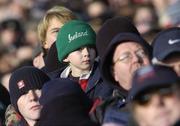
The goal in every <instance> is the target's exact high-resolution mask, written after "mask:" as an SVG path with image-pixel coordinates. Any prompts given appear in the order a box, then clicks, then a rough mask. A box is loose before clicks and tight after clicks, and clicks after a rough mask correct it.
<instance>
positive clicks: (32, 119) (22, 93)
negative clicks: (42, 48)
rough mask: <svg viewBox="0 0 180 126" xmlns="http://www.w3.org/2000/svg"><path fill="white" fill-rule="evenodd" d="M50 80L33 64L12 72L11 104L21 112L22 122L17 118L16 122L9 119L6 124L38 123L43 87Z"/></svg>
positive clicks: (26, 125) (24, 125) (24, 124)
mask: <svg viewBox="0 0 180 126" xmlns="http://www.w3.org/2000/svg"><path fill="white" fill-rule="evenodd" d="M49 80H50V79H49V77H48V76H47V75H46V74H45V73H44V72H42V71H41V70H39V69H37V68H35V67H31V66H26V67H22V68H20V69H17V70H16V71H15V72H13V73H12V75H11V78H10V81H9V93H10V99H11V104H12V106H13V107H14V109H15V111H16V112H17V114H19V116H18V117H19V118H20V122H18V121H17V120H14V121H16V122H8V121H7V123H6V125H8V126H10V125H17V123H18V124H19V125H22V126H33V125H34V124H35V123H36V121H37V120H38V119H39V117H40V111H41V109H42V106H41V105H40V103H39V98H40V96H41V88H42V86H43V84H44V83H45V82H47V81H49ZM11 111H12V109H11ZM12 114H13V113H12ZM6 116H7V115H6ZM10 116H11V115H10ZM16 118H17V117H16ZM10 120H11V121H13V120H12V119H10Z"/></svg>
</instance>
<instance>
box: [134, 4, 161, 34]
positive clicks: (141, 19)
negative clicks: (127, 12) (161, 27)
mask: <svg viewBox="0 0 180 126" xmlns="http://www.w3.org/2000/svg"><path fill="white" fill-rule="evenodd" d="M133 20H134V24H135V26H136V27H137V29H138V31H139V32H140V33H141V34H145V33H147V32H149V31H151V30H152V29H156V28H157V26H158V24H157V21H158V19H157V15H156V13H155V10H154V8H153V6H152V5H150V4H149V5H142V4H141V5H139V6H137V7H136V10H135V14H134V18H133Z"/></svg>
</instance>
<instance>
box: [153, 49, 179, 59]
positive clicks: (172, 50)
mask: <svg viewBox="0 0 180 126" xmlns="http://www.w3.org/2000/svg"><path fill="white" fill-rule="evenodd" d="M172 53H180V47H178V46H176V47H173V48H169V49H167V50H165V51H163V52H162V53H161V54H159V55H157V56H156V58H157V59H158V60H160V61H162V60H165V59H166V58H167V57H168V56H169V55H171V54H172Z"/></svg>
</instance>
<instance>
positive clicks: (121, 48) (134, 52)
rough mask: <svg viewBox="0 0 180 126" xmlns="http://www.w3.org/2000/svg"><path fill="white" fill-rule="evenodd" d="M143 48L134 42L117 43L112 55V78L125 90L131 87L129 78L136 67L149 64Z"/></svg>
mask: <svg viewBox="0 0 180 126" xmlns="http://www.w3.org/2000/svg"><path fill="white" fill-rule="evenodd" d="M149 64H150V62H149V58H148V55H147V54H146V52H145V51H144V48H143V47H142V46H141V45H140V44H138V43H136V42H131V41H129V42H124V43H121V44H119V45H118V46H117V47H116V49H115V52H114V55H113V68H112V69H113V76H114V79H115V80H116V81H117V82H118V83H119V84H120V85H121V86H122V87H123V88H124V89H126V90H129V89H130V88H131V79H132V76H133V74H134V71H136V70H137V69H138V68H140V67H142V66H146V65H149Z"/></svg>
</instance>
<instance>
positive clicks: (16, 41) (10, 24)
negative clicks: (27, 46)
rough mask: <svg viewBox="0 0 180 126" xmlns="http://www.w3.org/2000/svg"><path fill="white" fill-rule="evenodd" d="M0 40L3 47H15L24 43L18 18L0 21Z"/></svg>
mask: <svg viewBox="0 0 180 126" xmlns="http://www.w3.org/2000/svg"><path fill="white" fill-rule="evenodd" d="M0 42H1V46H4V47H5V48H13V47H15V48H17V47H20V46H22V45H23V44H24V30H23V27H22V24H21V22H20V21H19V20H15V19H8V20H4V21H2V22H1V23H0Z"/></svg>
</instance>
